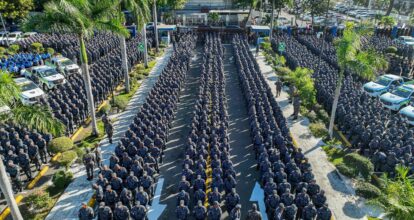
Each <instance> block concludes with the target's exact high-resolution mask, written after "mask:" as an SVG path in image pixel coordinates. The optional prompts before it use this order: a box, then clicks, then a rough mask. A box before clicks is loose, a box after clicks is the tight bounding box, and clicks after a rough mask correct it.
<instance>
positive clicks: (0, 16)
mask: <svg viewBox="0 0 414 220" xmlns="http://www.w3.org/2000/svg"><path fill="white" fill-rule="evenodd" d="M0 19H1V24H2V25H3V30H4V34H6V25H5V24H4V20H3V15H2V14H1V13H0ZM5 42H6V45H7V46H9V41H8V40H7V39H6V40H5Z"/></svg>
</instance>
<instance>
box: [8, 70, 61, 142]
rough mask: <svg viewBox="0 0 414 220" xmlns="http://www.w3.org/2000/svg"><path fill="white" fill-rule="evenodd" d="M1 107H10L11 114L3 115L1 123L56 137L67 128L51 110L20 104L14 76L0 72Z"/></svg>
mask: <svg viewBox="0 0 414 220" xmlns="http://www.w3.org/2000/svg"><path fill="white" fill-rule="evenodd" d="M0 106H9V107H10V109H11V114H6V115H2V116H1V117H0V122H3V123H5V122H12V123H14V124H18V125H21V126H24V127H28V128H30V129H36V130H38V131H41V132H44V133H51V134H53V135H54V136H59V135H62V134H63V133H64V131H65V126H64V125H63V124H62V123H61V122H60V121H59V120H57V119H56V118H54V117H53V114H52V112H51V110H50V109H49V108H47V107H44V106H40V105H23V104H22V103H21V102H20V87H19V86H18V85H16V83H15V82H14V80H13V78H12V76H11V75H10V74H9V73H7V72H3V71H0Z"/></svg>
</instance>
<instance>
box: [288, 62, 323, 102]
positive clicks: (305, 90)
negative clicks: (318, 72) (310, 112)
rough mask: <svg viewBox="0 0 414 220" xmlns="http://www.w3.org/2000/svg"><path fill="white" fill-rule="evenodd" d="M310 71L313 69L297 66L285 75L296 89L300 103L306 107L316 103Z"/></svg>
mask: <svg viewBox="0 0 414 220" xmlns="http://www.w3.org/2000/svg"><path fill="white" fill-rule="evenodd" d="M312 73H313V71H312V70H310V69H308V68H302V67H298V68H296V69H295V71H292V72H290V73H289V75H288V77H287V79H288V81H289V82H290V83H293V84H294V85H295V87H296V88H297V89H298V91H299V96H300V99H301V100H302V104H303V105H304V106H306V107H307V108H311V107H312V106H314V105H315V104H316V89H315V86H314V82H313V79H312V77H311V76H312Z"/></svg>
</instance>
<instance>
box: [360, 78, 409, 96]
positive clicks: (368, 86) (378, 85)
mask: <svg viewBox="0 0 414 220" xmlns="http://www.w3.org/2000/svg"><path fill="white" fill-rule="evenodd" d="M405 81H407V79H405V78H403V77H401V76H397V75H393V74H385V75H382V76H379V77H378V78H377V79H376V80H375V81H371V82H368V83H365V84H364V86H363V89H364V91H365V92H366V93H367V94H368V95H370V96H372V97H378V96H380V95H382V94H384V93H386V92H388V91H389V90H393V89H395V88H396V87H398V86H400V85H402V84H404V83H405Z"/></svg>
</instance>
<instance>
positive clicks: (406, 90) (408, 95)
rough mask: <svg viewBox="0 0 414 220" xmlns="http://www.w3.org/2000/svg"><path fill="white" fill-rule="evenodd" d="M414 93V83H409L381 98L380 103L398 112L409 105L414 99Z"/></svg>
mask: <svg viewBox="0 0 414 220" xmlns="http://www.w3.org/2000/svg"><path fill="white" fill-rule="evenodd" d="M413 93H414V82H413V81H411V82H409V83H408V82H407V83H406V84H404V85H402V86H399V87H398V88H397V89H395V90H394V91H392V92H387V93H385V94H383V95H381V96H380V101H381V102H382V104H383V106H384V107H386V108H388V109H391V110H394V111H398V110H400V109H401V108H403V107H405V106H406V105H408V104H409V103H410V101H411V99H412V96H413Z"/></svg>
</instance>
